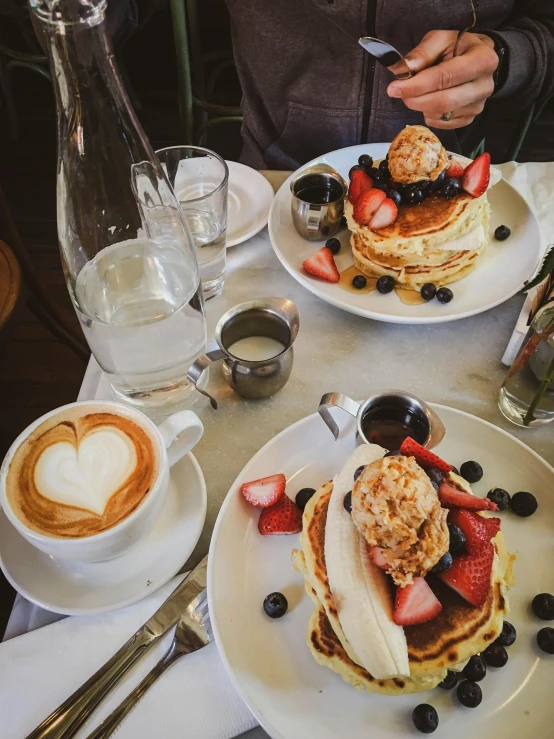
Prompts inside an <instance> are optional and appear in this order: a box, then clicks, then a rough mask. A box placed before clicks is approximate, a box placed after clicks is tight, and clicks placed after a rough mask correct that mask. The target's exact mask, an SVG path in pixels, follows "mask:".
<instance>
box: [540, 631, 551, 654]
mask: <svg viewBox="0 0 554 739" xmlns="http://www.w3.org/2000/svg"><path fill="white" fill-rule="evenodd" d="M537 644H538V646H539V649H542V651H543V652H546V653H547V654H554V629H553V628H552V627H551V626H545V628H544V629H541V630H540V631H539V633H538V634H537Z"/></svg>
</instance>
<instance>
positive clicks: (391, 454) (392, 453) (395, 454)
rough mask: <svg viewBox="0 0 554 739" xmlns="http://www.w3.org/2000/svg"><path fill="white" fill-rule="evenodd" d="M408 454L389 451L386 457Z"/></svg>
mask: <svg viewBox="0 0 554 739" xmlns="http://www.w3.org/2000/svg"><path fill="white" fill-rule="evenodd" d="M405 456H406V455H405V454H404V453H403V452H387V453H386V454H385V457H405Z"/></svg>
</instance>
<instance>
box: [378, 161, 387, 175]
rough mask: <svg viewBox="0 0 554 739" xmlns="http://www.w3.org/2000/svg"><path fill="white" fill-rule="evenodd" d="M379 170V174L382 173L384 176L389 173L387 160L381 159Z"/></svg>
mask: <svg viewBox="0 0 554 739" xmlns="http://www.w3.org/2000/svg"><path fill="white" fill-rule="evenodd" d="M379 169H380V170H381V172H384V173H385V174H387V173H388V171H389V160H388V159H383V160H382V161H380V162H379Z"/></svg>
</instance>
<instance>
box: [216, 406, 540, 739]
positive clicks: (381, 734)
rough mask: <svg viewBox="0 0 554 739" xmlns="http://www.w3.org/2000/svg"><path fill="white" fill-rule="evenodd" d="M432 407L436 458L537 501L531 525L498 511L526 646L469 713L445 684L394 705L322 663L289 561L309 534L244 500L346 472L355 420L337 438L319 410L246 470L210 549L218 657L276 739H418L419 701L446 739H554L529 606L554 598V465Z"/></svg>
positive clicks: (493, 673)
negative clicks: (263, 519)
mask: <svg viewBox="0 0 554 739" xmlns="http://www.w3.org/2000/svg"><path fill="white" fill-rule="evenodd" d="M432 407H433V408H434V410H435V411H436V412H437V413H438V415H439V416H440V418H441V420H442V421H443V423H444V425H445V427H446V436H445V438H444V439H443V441H442V442H441V443H440V445H439V446H438V447H437V453H438V454H440V455H442V456H444V458H445V459H447V460H448V461H450V462H451V463H453V464H455V465H457V466H458V467H459V466H460V464H461V463H462V462H464V461H466V460H469V459H475V460H477V461H479V462H480V463H481V464H482V466H483V469H484V472H485V474H484V476H483V479H482V480H481V481H480V482H479V483H477V484H476V485H475V486H474V490H475V492H476V493H477V494H478V495H481V496H483V495H486V493H487V491H488V490H490V488H492V487H497V486H498V487H502V488H505V489H507V490H508V491H509V492H511V493H515V492H516V491H518V490H529V491H531V492H533V493H535V494H536V496H537V498H538V501H539V509H538V511H537V513H536V514H535V515H534V516H533V517H532V518H528V519H524V518H518V517H517V516H516V515H514V514H512V513H510V512H509V511H506V512H504V513H501V514H500V517H501V519H502V528H503V530H504V535H505V540H506V545H507V547H508V549H509V550H510V551H512V552H516V553H517V555H518V558H517V561H516V564H515V576H516V584H515V587H514V588H513V589H512V590H510V592H509V601H510V614H509V615H508V620H509V621H510V622H511V623H513V624H514V626H515V627H516V629H517V640H516V642H515V643H514V644H513V645H512V646H511V647H509V648H508V653H509V661H508V664H507V665H506V666H505V667H504V668H503V669H501V670H494V669H493V668H489V671H488V674H487V676H486V678H485V680H484V681H483V682H482V683H480V685H481V687H482V690H483V702H482V704H481V705H480V706H479V707H478V708H475V709H468V708H463V707H461V706H460V705H457V704H456V698H455V695H453V694H451V693H449V692H446V691H443V690H441V689H439V688H436V689H435V690H433V691H430V692H425V693H418V694H412V695H405V696H399V697H395V698H391V697H389V696H382V695H377V694H373V695H369V694H367V693H361V692H358V691H357V690H356V689H355V688H354V687H352V686H351V685H347V684H346V683H345V682H343V680H342V679H341V678H340V677H339V676H338V675H336V674H335V673H334V672H331V670H329V669H327V668H325V667H321V666H319V665H318V664H317V663H316V661H315V660H314V658H313V657H312V655H311V653H310V651H309V650H308V647H307V644H306V640H307V632H308V619H309V616H310V613H311V612H312V609H313V603H312V601H311V599H310V598H309V597H308V596H307V594H306V593H305V591H304V581H303V578H302V576H301V575H299V574H298V573H297V572H295V571H294V570H293V568H292V563H291V552H292V550H293V549H294V548H295V547H296V548H297V547H298V546H299V537H298V536H260V534H259V532H258V525H257V523H258V517H259V511H258V510H256V509H255V508H254V507H253V506H250V505H248V503H246V501H245V500H244V498H243V497H242V495H241V494H240V485H241V484H242V483H243V482H246V481H247V480H255V479H257V478H260V477H264V476H266V475H271V474H275V473H278V472H282V473H283V474H284V475H285V476H286V478H287V494H288V495H289V497H292V498H294V496H295V494H296V492H297V491H298V490H300V489H301V488H303V487H313V488H317V487H319V486H320V485H322V484H323V483H324V482H326V481H327V480H329V479H331V478H332V477H333V476H334V475H335V474H336V473H337V472H338V471H339V470H340V468H341V467H342V465H343V463H344V461H345V459H346V458H347V457H348V455H349V454H350V453H351V452H352V451H353V449H354V434H355V428H356V424H355V421H354V419H352V418H347V419H345V414H341V415H340V420H339V414H338V413H337V421H339V423H340V424H341V427H342V429H343V432H342V433H341V436H340V438H339V440H338V441H335V440H334V439H333V436H332V434H331V432H330V431H329V429H328V428H327V426H326V425H325V424H324V422H323V421H322V419H321V418H320V416H319V415H318V414H317V413H314V414H313V415H311V416H308V417H307V418H304V419H302V420H301V421H298V423H295V424H293V425H292V426H289V427H288V428H287V429H285V430H284V431H282V432H281V433H280V434H278V435H277V436H275V437H274V438H273V439H272V440H271V441H269V442H268V443H267V444H266V445H265V446H264V447H262V449H261V450H260V451H259V452H258V453H257V454H256V455H254V457H253V458H252V459H251V460H250V462H248V464H247V465H246V466H245V467H244V469H243V470H242V472H241V473H240V474H239V476H238V478H237V479H236V481H235V483H234V484H233V486H232V488H231V490H230V492H229V494H228V495H227V497H226V499H225V502H224V503H223V507H222V508H221V512H220V514H219V516H218V519H217V522H216V525H215V529H214V534H213V537H212V542H211V547H210V558H209V566H208V597H209V601H210V615H211V621H212V626H213V628H214V633H215V637H216V641H217V646H218V649H219V653H220V655H221V658H222V660H223V662H224V664H225V666H226V668H227V670H228V672H229V675H230V676H231V679H232V681H233V683H234V685H235V687H236V688H237V690H238V692H239V694H240V695H241V696H242V698H243V699H244V701H245V702H246V704H247V705H248V707H249V708H250V710H251V711H252V713H253V714H254V715H255V716H256V718H257V719H258V721H259V722H260V724H261V725H262V726H263V728H264V729H265V730H266V731H267V733H268V734H269V735H270V736H271V737H272V739H308V738H309V739H312V737H317V739H344V738H345V737H348V738H349V739H414V737H415V736H416V735H417V736H419V735H418V734H417V732H416V730H415V729H414V727H413V724H412V721H411V713H412V710H413V709H414V707H415V706H417V705H418V704H419V703H431V704H432V705H433V706H435V708H436V709H437V711H438V713H439V719H440V727H439V731H438V732H437V736H441V737H448V739H467V737H471V738H472V739H504V738H506V739H507V738H508V737H509V738H510V739H512V737H526V738H527V737H536V738H537V739H539V737H540V739H546V737H551V736H552V708H551V701H552V699H551V692H552V690H551V686H552V681H553V680H554V657H550V656H549V655H547V654H544V653H543V652H540V651H539V649H538V647H537V646H536V643H535V637H536V634H537V631H538V630H539V629H540V628H542V627H543V626H547V625H548V622H545V621H539V620H538V619H536V618H534V617H533V615H532V613H531V611H530V608H529V605H530V602H531V600H532V598H533V597H534V596H535V595H536V594H537V593H541V592H550V593H551V592H553V591H554V571H553V569H552V558H553V556H554V537H553V535H552V531H553V530H554V494H553V491H554V469H553V468H552V467H550V466H549V465H548V464H547V463H546V462H545V461H544V460H543V459H541V457H539V455H538V454H536V453H535V452H534V451H532V450H531V449H529V447H527V446H525V444H523V443H522V442H520V441H518V439H516V438H514V437H513V436H511V435H510V434H508V433H506V432H505V431H502V430H501V429H499V428H497V427H496V426H493V425H492V424H490V423H487V422H486V421H483V420H481V419H480V418H476V417H475V416H472V415H470V414H468V413H464V412H462V411H459V410H455V409H454V408H448V407H446V406H440V405H433V406H432ZM273 591H281V592H283V593H284V594H285V595H286V597H287V599H288V602H289V609H288V612H287V614H286V615H285V616H284V617H283V618H282V619H279V620H275V621H274V620H272V619H270V618H268V617H267V616H266V615H265V614H264V612H263V609H262V602H263V599H264V598H265V596H266V595H267V594H268V593H271V592H273Z"/></svg>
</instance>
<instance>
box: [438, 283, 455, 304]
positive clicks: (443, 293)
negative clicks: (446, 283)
mask: <svg viewBox="0 0 554 739" xmlns="http://www.w3.org/2000/svg"><path fill="white" fill-rule="evenodd" d="M436 297H437V300H438V301H439V303H450V301H451V300H452V298H453V297H454V293H453V292H452V290H451V289H450V288H449V287H439V289H438V290H437V296H436Z"/></svg>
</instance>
